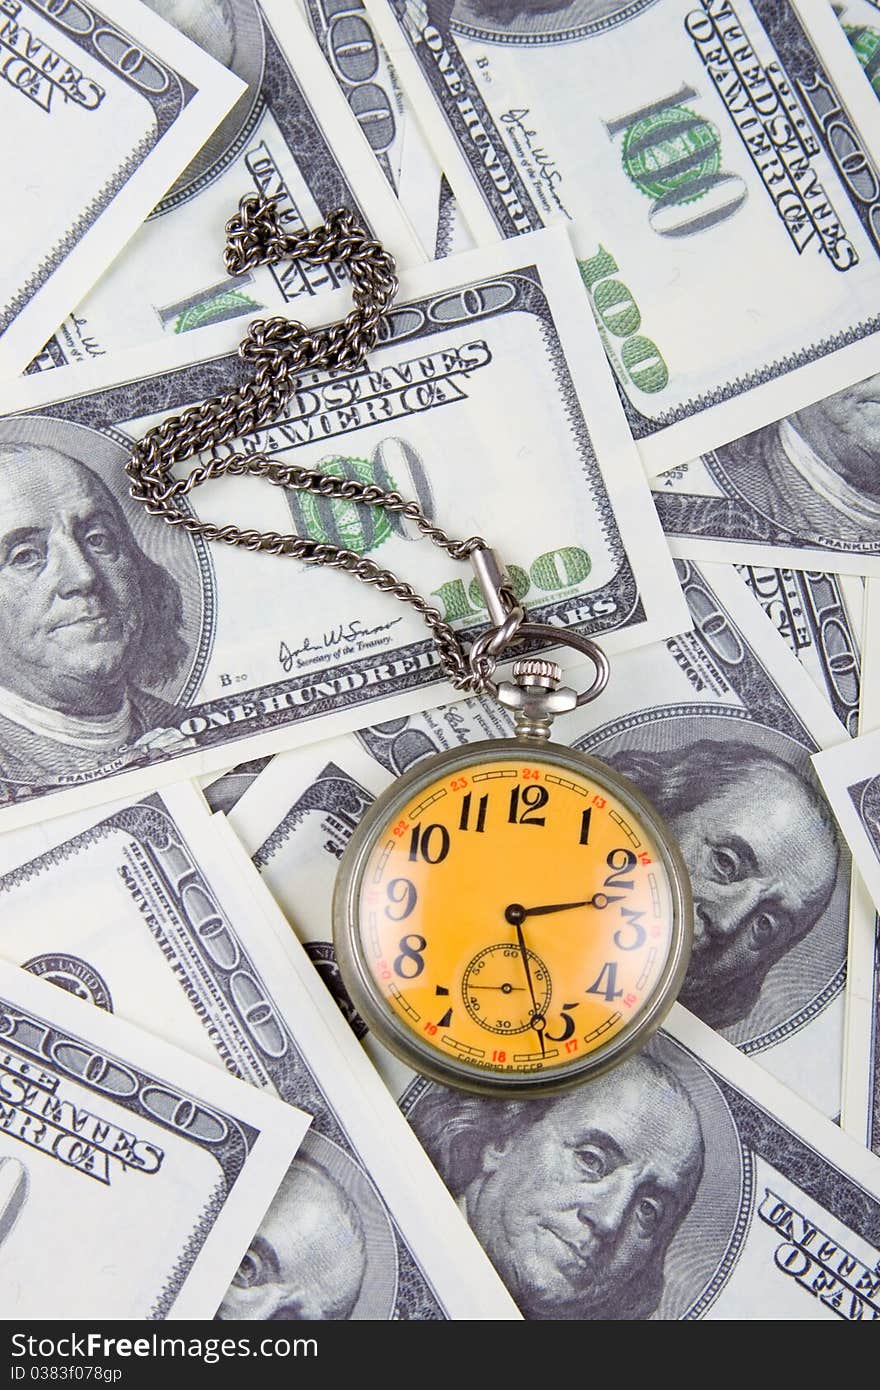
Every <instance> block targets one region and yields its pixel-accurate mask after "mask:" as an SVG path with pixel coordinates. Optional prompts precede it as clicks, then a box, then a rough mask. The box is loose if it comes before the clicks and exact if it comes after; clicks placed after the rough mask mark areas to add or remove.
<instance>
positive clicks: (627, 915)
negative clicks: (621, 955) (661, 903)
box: [614, 907, 648, 951]
mask: <svg viewBox="0 0 880 1390" xmlns="http://www.w3.org/2000/svg"><path fill="white" fill-rule="evenodd" d="M620 912H621V916H622V917H623V919H624V924H625V925H624V926H622V927H619V928H618V930H617V931H616V932H615V933H614V944H615V946H617V947H618V948H619V949H620V950H621V951H637V950H638V948H639V947H640V946H643V945H644V944H645V941H646V939H647V936H648V933H647V931H646V930H645V928H644V927H643V926H642V918H643V917H644V915H645V909H644V908H642V909H641V910H640V911H636V909H635V908H634V907H622V908H621V909H620ZM625 931H632V932H634V933H635V935H634V938H633V940H632V941H624V939H623V933H624V932H625Z"/></svg>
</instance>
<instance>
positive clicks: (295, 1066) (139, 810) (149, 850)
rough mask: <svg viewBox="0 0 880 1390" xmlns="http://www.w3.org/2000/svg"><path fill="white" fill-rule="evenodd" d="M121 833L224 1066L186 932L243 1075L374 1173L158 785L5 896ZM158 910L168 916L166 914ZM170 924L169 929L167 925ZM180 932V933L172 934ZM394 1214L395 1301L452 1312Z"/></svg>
mask: <svg viewBox="0 0 880 1390" xmlns="http://www.w3.org/2000/svg"><path fill="white" fill-rule="evenodd" d="M117 834H121V835H123V836H126V837H128V838H129V839H130V840H132V841H134V842H135V844H136V845H137V846H138V848H139V851H140V858H141V859H143V858H144V857H146V858H147V859H148V860H149V866H150V870H151V872H152V873H154V874H156V875H157V876H158V878H159V880H160V883H161V888H162V896H164V898H165V901H166V903H167V904H170V905H171V911H170V913H169V910H168V907H167V906H165V907H164V908H163V907H160V911H159V913H157V912H152V913H150V914H148V915H144V917H143V922H144V924H145V926H146V927H147V930H148V931H149V933H150V935H151V937H152V938H153V939H154V940H155V941H156V943H157V946H158V947H159V949H160V950H161V951H162V954H163V956H164V958H165V961H166V964H167V966H168V968H169V969H170V970H171V972H172V974H173V976H174V978H175V979H176V980H177V982H178V983H179V984H180V986H181V988H182V989H183V991H184V993H185V994H186V996H187V998H188V1000H189V1001H190V1003H191V1005H192V1006H193V1010H194V1013H195V1015H196V1017H197V1018H198V1019H199V1021H200V1023H201V1025H202V1026H203V1028H204V1029H205V1032H206V1035H207V1036H208V1038H209V1039H210V1042H211V1045H212V1047H213V1048H214V1050H215V1051H216V1052H217V1054H218V1055H219V1056H220V1057H221V1058H222V1060H223V1062H224V1065H225V1067H226V1070H227V1071H228V1072H229V1073H230V1074H231V1075H235V1076H239V1077H242V1076H243V1073H242V1071H241V1067H240V1060H241V1057H240V1056H239V1057H236V1056H234V1055H233V1053H232V1051H231V1049H230V1047H229V1046H228V1044H227V1043H226V1042H225V1041H224V1039H223V1037H222V1036H221V1032H220V1030H219V1029H218V1028H217V1027H216V1026H215V1025H214V1024H212V1022H211V1017H210V1011H209V1010H208V1009H207V1008H206V1007H205V1004H204V1000H203V997H202V994H201V993H200V991H199V989H198V988H197V984H196V983H193V981H192V980H191V979H190V978H188V977H187V974H186V971H185V969H184V963H183V960H182V952H181V950H180V949H179V943H180V940H183V943H184V945H185V947H186V956H187V959H188V960H189V961H190V962H192V963H194V968H196V969H198V971H199V974H200V975H201V976H203V977H207V978H209V979H210V985H211V992H212V995H213V996H214V997H215V998H217V997H219V998H222V1001H223V1005H224V1009H225V1011H226V1013H227V1016H228V1017H229V1018H230V1020H232V1025H231V1026H233V1027H234V1028H235V1029H236V1030H237V1032H238V1034H239V1036H240V1037H241V1038H242V1039H243V1040H246V1041H243V1045H242V1049H241V1052H242V1054H244V1055H245V1056H248V1057H250V1058H251V1074H250V1075H245V1076H243V1079H244V1080H246V1081H249V1082H250V1083H251V1084H255V1083H257V1084H263V1085H265V1084H267V1082H268V1083H269V1084H271V1086H272V1087H273V1089H274V1090H275V1091H276V1093H277V1094H279V1095H280V1096H281V1097H282V1098H283V1099H285V1100H287V1101H288V1102H289V1103H291V1104H294V1105H296V1106H298V1107H300V1108H302V1109H305V1110H306V1111H308V1112H309V1113H310V1114H311V1115H312V1116H313V1120H312V1127H313V1128H314V1129H315V1131H316V1132H317V1133H319V1134H322V1135H324V1137H326V1138H328V1139H330V1140H332V1141H333V1142H335V1143H336V1144H337V1145H338V1146H339V1147H340V1148H341V1149H343V1150H344V1151H345V1152H346V1153H347V1154H348V1155H350V1157H351V1159H352V1161H353V1162H355V1163H357V1164H358V1165H359V1166H360V1167H361V1168H362V1169H363V1170H364V1172H366V1173H367V1176H369V1174H368V1170H367V1166H366V1165H365V1163H364V1161H363V1159H362V1158H361V1156H360V1154H359V1153H358V1151H357V1148H356V1147H355V1145H354V1144H353V1142H352V1140H351V1139H350V1137H349V1135H348V1134H347V1132H346V1130H345V1128H344V1126H343V1124H342V1121H341V1119H340V1117H339V1115H338V1114H337V1111H336V1109H335V1107H334V1105H333V1103H332V1101H331V1099H330V1097H328V1095H327V1094H326V1092H325V1091H324V1089H323V1088H322V1086H321V1085H320V1083H319V1082H318V1079H317V1077H316V1076H315V1074H314V1072H313V1071H312V1069H311V1067H310V1066H309V1064H308V1062H307V1060H306V1058H305V1056H304V1054H303V1053H302V1052H301V1050H300V1048H299V1047H298V1045H297V1042H296V1039H295V1037H294V1035H293V1033H292V1032H291V1030H290V1028H289V1026H288V1024H287V1023H285V1022H284V1020H283V1019H282V1018H281V1016H280V1014H279V1013H278V1011H277V1009H276V1008H275V1005H274V1003H272V1002H271V1001H272V993H271V989H269V988H268V987H267V986H265V985H264V984H263V981H262V977H261V975H260V972H259V971H258V970H257V969H256V967H255V966H254V965H253V963H252V961H251V959H250V956H249V954H248V952H247V951H246V950H245V948H244V946H243V945H242V943H241V941H240V939H239V937H238V935H237V934H236V932H235V929H234V925H233V923H232V921H231V919H230V918H229V916H228V914H227V913H226V911H225V909H224V908H223V906H222V903H221V901H220V900H219V898H218V896H217V895H216V894H215V893H214V892H213V890H212V888H211V885H210V882H209V881H208V879H207V878H206V877H205V875H204V873H203V871H202V870H201V868H200V867H199V864H198V861H197V859H196V856H195V855H194V854H193V853H192V851H191V850H190V849H189V847H188V843H187V840H186V837H185V835H184V833H183V832H182V831H181V830H179V829H178V827H177V825H176V823H175V821H174V818H173V816H172V815H171V814H170V813H169V811H168V809H167V808H166V806H165V803H164V801H163V800H162V797H161V794H160V793H158V792H157V793H155V794H153V795H152V796H149V797H145V798H144V799H143V800H142V801H140V802H136V803H134V804H132V805H129V806H126V807H123V808H122V809H120V810H118V811H115V812H112V813H111V814H110V815H108V816H107V817H106V818H105V819H103V820H100V821H97V822H96V823H95V824H93V825H91V826H89V827H88V828H87V829H85V830H83V831H81V832H79V833H78V834H77V835H75V836H73V837H72V838H71V839H70V840H67V841H64V842H62V843H61V844H58V845H56V846H54V847H53V848H51V849H49V850H47V851H45V852H44V853H43V854H41V855H39V856H38V857H37V858H35V859H33V860H30V861H29V862H28V863H25V864H22V865H18V866H16V867H15V868H14V869H12V870H10V871H9V872H8V873H6V874H4V875H2V876H0V900H2V895H3V894H4V893H6V892H9V891H10V890H11V889H14V888H18V887H20V886H22V885H24V884H27V883H29V882H31V881H32V880H34V879H36V878H37V877H39V875H41V874H43V873H45V872H48V871H49V870H51V869H52V868H55V867H58V866H60V865H63V864H64V863H65V862H67V861H68V860H71V859H73V858H75V857H76V856H77V855H78V854H80V853H82V852H84V851H87V850H89V849H90V848H92V847H93V846H95V845H97V844H100V843H102V842H106V841H107V840H109V839H111V838H112V837H113V836H114V835H117ZM168 848H173V849H174V850H175V851H176V852H177V853H178V855H180V856H182V857H183V861H184V863H185V864H186V863H188V868H182V869H181V870H178V871H176V872H177V878H178V882H180V881H181V880H182V878H183V877H185V882H186V887H187V890H188V891H192V890H193V889H197V890H198V891H199V892H200V893H201V894H202V895H203V899H205V898H206V899H207V900H208V901H209V902H210V903H211V904H213V906H214V908H215V909H216V912H215V916H214V917H213V918H212V923H213V925H212V931H211V940H212V942H215V943H216V942H217V939H218V935H219V932H220V931H223V932H225V933H226V936H227V938H228V939H230V941H231V943H232V947H233V955H232V956H231V957H230V962H229V963H227V964H226V966H225V968H221V967H220V966H219V965H218V963H217V960H216V957H212V956H211V954H210V953H209V951H208V949H207V946H206V944H205V940H204V938H201V939H200V938H199V936H198V933H197V932H196V931H190V930H189V929H188V926H187V923H186V918H185V915H184V910H183V905H182V903H181V893H180V891H179V889H178V887H176V886H175V883H174V882H172V880H171V877H170V876H169V874H168V873H167V871H166V870H165V868H164V867H163V865H162V863H161V862H160V861H159V859H158V858H157V856H156V853H155V851H156V850H157V849H159V850H162V849H168ZM126 859H127V862H128V865H129V867H131V865H132V864H135V863H136V862H139V861H138V860H137V859H136V857H135V856H134V855H132V854H131V853H129V854H128V855H127V856H126ZM140 867H141V872H140V875H139V886H140V887H141V889H142V891H143V890H144V885H145V884H146V883H147V879H146V877H145V875H144V872H143V867H142V865H141V866H140ZM160 902H161V899H160V898H158V897H156V896H155V895H154V905H159V904H160ZM160 918H164V921H163V920H160ZM218 928H219V930H218ZM166 929H170V931H166ZM174 933H176V935H173V934H174ZM245 976H246V977H247V978H248V979H249V980H251V981H253V983H254V985H255V986H256V987H257V992H258V993H259V994H260V997H261V998H262V999H263V1000H264V1001H265V1003H266V1005H267V1007H271V1010H272V1015H273V1017H274V1018H275V1021H276V1023H277V1025H278V1026H279V1028H280V1029H281V1030H282V1032H283V1035H284V1051H283V1053H282V1054H281V1055H280V1056H276V1057H274V1058H273V1057H271V1056H269V1055H268V1054H267V1053H266V1052H265V1050H264V1049H263V1048H261V1046H260V1042H259V1039H258V1038H257V1037H256V1036H255V1035H254V1034H253V1032H252V1030H251V1029H250V1028H249V1027H248V1022H247V1019H246V1018H245V1017H244V1015H243V1012H242V1007H241V1003H240V1002H239V1001H238V1000H237V999H236V997H235V982H236V981H239V983H240V982H241V981H242V980H243V979H244V978H245ZM322 988H323V986H322ZM264 1012H265V1011H264ZM386 1205H387V1204H386ZM388 1219H389V1221H390V1222H391V1225H392V1228H393V1230H394V1236H395V1241H396V1244H397V1259H398V1268H397V1276H396V1277H397V1280H398V1290H399V1294H400V1299H401V1304H399V1305H398V1307H397V1308H396V1309H395V1316H397V1317H406V1318H422V1319H437V1318H440V1319H442V1318H445V1317H447V1316H448V1315H447V1314H446V1312H445V1310H444V1308H443V1305H442V1303H441V1301H440V1298H439V1296H438V1294H437V1292H436V1290H435V1288H434V1285H433V1283H432V1281H431V1278H430V1275H429V1273H428V1272H427V1271H426V1270H425V1269H424V1267H423V1266H422V1265H421V1264H420V1263H419V1262H418V1261H417V1259H416V1257H415V1255H414V1254H413V1252H412V1251H411V1250H410V1248H409V1246H408V1244H407V1242H406V1240H405V1238H404V1237H403V1235H402V1233H401V1231H400V1229H399V1227H398V1225H397V1222H396V1221H395V1218H394V1213H393V1211H391V1210H390V1209H389V1210H388ZM403 1305H405V1306H403Z"/></svg>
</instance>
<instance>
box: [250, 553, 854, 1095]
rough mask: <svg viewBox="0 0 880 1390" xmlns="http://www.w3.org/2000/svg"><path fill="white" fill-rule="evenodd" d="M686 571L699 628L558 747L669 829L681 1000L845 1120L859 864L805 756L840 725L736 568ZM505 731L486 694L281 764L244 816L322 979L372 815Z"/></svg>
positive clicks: (623, 669)
mask: <svg viewBox="0 0 880 1390" xmlns="http://www.w3.org/2000/svg"><path fill="white" fill-rule="evenodd" d="M710 569H711V573H710ZM682 580H683V583H684V592H685V595H686V597H687V601H688V604H689V605H690V609H691V613H692V616H693V619H694V626H695V631H694V632H693V634H686V635H685V636H681V637H676V638H674V639H672V640H671V641H669V642H667V643H666V644H665V645H659V644H658V645H656V646H651V647H645V648H642V649H641V650H640V651H638V652H631V653H629V654H627V655H626V656H621V657H619V658H617V659H616V660H615V662H614V663H613V665H612V674H611V679H610V681H609V684H608V687H607V689H606V690H605V692H604V693H603V694H602V695H601V696H600V697H599V699H597V700H595V701H594V702H593V703H592V704H590V705H587V706H585V707H584V708H583V709H581V710H579V711H578V712H577V714H576V715H570V716H566V717H565V718H564V719H559V720H557V722H556V724H555V725H554V735H553V736H554V738H555V739H556V740H557V741H558V742H560V743H563V744H573V745H574V746H575V747H576V748H581V749H583V750H584V751H585V752H588V753H591V754H594V755H596V756H598V757H600V758H602V759H604V760H605V761H607V762H608V763H610V764H611V765H613V766H614V767H616V768H617V769H618V771H620V772H622V773H624V774H625V775H626V776H627V777H629V778H631V779H632V781H634V782H635V783H636V785H637V786H639V787H640V788H641V789H642V791H643V792H645V793H646V795H647V796H648V797H649V798H650V799H651V800H652V801H653V802H654V803H655V804H656V805H657V806H658V807H659V809H660V811H661V813H662V814H663V815H664V816H665V817H666V819H667V821H668V822H669V824H670V825H671V827H672V831H673V833H674V834H675V835H676V837H677V838H678V841H679V843H680V845H681V847H682V851H683V853H684V857H685V861H686V863H687V866H688V869H689V871H690V876H691V882H692V885H693V892H694V900H695V914H696V920H695V944H694V951H693V956H692V960H691V966H690V969H689V972H688V975H687V978H686V980H685V983H684V987H683V989H682V992H681V1000H682V1002H683V1003H684V1004H686V1005H687V1007H688V1008H690V1009H691V1010H693V1012H695V1013H696V1014H698V1015H699V1016H700V1017H701V1018H702V1019H703V1020H704V1021H705V1022H706V1023H708V1024H710V1025H711V1026H712V1027H714V1028H716V1029H718V1030H719V1031H720V1032H722V1033H723V1034H724V1036H725V1037H726V1038H728V1039H729V1040H730V1041H731V1042H733V1043H735V1044H736V1045H737V1046H738V1047H740V1048H741V1049H742V1050H743V1051H744V1052H746V1053H749V1054H751V1055H753V1056H754V1057H755V1058H756V1060H757V1061H759V1062H760V1063H761V1064H762V1066H764V1067H765V1068H767V1069H768V1070H769V1071H772V1072H773V1073H774V1075H776V1076H777V1077H779V1078H780V1079H781V1080H783V1081H785V1082H786V1083H787V1084H788V1085H789V1086H791V1087H792V1088H793V1089H794V1090H796V1091H798V1092H799V1093H800V1094H801V1095H803V1096H805V1097H806V1098H807V1099H808V1100H810V1101H812V1103H813V1104H814V1105H816V1106H817V1107H818V1108H819V1109H821V1110H823V1111H824V1112H825V1113H826V1114H828V1115H834V1116H836V1115H837V1114H838V1113H839V1111H840V1067H841V1042H842V1028H843V987H844V976H845V963H846V935H847V924H848V901H849V878H850V874H849V856H848V855H847V853H846V851H845V849H844V848H843V847H842V846H841V845H840V843H839V841H838V836H837V834H836V831H835V827H834V824H833V818H832V817H831V815H830V813H829V811H828V807H827V806H826V805H825V802H824V799H823V798H822V795H821V792H820V790H819V788H818V787H817V785H816V783H815V781H814V779H813V776H812V769H811V767H810V754H811V753H813V752H815V750H816V749H817V748H819V747H825V746H827V745H829V744H833V743H836V742H839V741H840V739H841V738H843V737H845V734H844V731H843V729H842V728H841V726H840V724H839V723H838V722H837V720H836V719H835V718H834V716H833V714H832V712H831V709H830V707H829V705H828V702H827V701H826V700H825V699H824V698H823V696H822V695H820V693H819V692H818V690H816V688H815V687H814V685H813V683H812V682H811V680H810V679H809V677H808V676H807V675H806V673H805V672H804V671H803V669H802V668H801V666H800V665H799V664H798V662H797V661H796V660H795V658H794V657H793V656H792V655H791V653H790V652H789V651H787V650H786V648H785V645H784V643H783V642H782V640H781V639H780V638H779V637H778V636H777V635H776V634H775V633H774V632H773V631H772V629H771V627H770V624H769V623H768V622H767V620H766V618H765V617H764V615H763V614H762V613H761V612H759V611H758V609H757V606H756V604H755V603H754V600H753V599H752V598H751V596H750V595H749V594H748V593H747V592H746V590H745V588H744V586H743V585H742V583H741V582H740V581H739V580H738V578H737V577H736V575H734V574H732V573H731V572H730V571H729V570H728V569H726V568H724V569H722V568H721V567H720V566H713V567H707V569H706V570H705V571H704V572H702V573H701V572H700V571H699V570H697V569H696V568H695V567H694V566H683V567H682ZM508 732H510V724H509V721H508V718H507V715H506V714H505V712H504V711H503V710H501V709H500V707H496V706H494V705H491V704H490V703H489V702H483V701H477V700H470V701H464V702H461V703H458V704H453V705H449V706H447V707H446V708H445V709H443V710H437V711H428V712H426V713H424V714H420V715H414V716H412V717H410V718H408V719H396V720H392V721H388V722H386V723H384V724H381V725H379V726H377V727H373V728H369V729H364V730H362V731H361V733H360V734H358V735H357V736H356V737H355V736H353V735H348V736H347V737H345V738H342V739H337V740H332V741H330V742H327V743H321V744H316V745H314V746H312V747H311V748H308V749H302V750H298V751H297V752H295V753H289V754H284V755H282V756H280V757H278V758H275V759H274V760H273V761H272V763H270V765H269V766H268V768H267V769H266V771H264V772H263V773H261V774H260V776H259V777H258V778H257V780H256V781H254V782H253V784H252V785H251V786H250V788H249V790H248V791H247V792H246V793H245V794H244V796H243V797H242V798H241V799H240V800H239V801H238V802H237V804H236V805H235V806H234V807H233V809H232V810H231V811H230V820H231V822H232V825H233V827H234V828H235V830H236V833H237V834H238V835H239V836H240V837H241V839H242V841H243V843H244V845H245V847H246V849H247V850H248V852H249V853H250V854H251V855H252V856H253V859H254V863H255V864H256V865H257V867H258V868H259V870H260V872H261V873H262V875H263V877H264V879H265V881H266V883H267V884H268V886H269V888H270V890H271V892H272V894H273V896H274V897H275V898H276V900H277V901H278V902H279V903H280V904H281V906H282V908H283V909H284V912H285V914H286V915H287V917H288V918H289V920H290V922H291V923H292V925H293V927H294V930H295V931H296V932H297V933H298V935H299V936H300V939H301V940H302V941H304V942H305V944H306V948H307V950H309V951H310V953H311V954H312V955H313V958H314V959H315V960H316V963H317V964H318V966H319V968H320V969H322V970H323V971H325V972H328V973H329V972H330V971H331V969H332V959H333V954H332V946H331V932H330V920H331V917H330V902H331V896H332V890H333V881H334V879H335V874H336V868H337V861H338V859H339V856H340V854H341V853H342V851H343V849H344V847H345V844H346V843H347V840H348V837H349V836H350V834H351V832H352V830H353V829H354V826H355V825H356V824H357V822H358V820H359V818H360V816H361V814H362V813H363V811H364V810H366V808H367V807H368V806H369V805H370V804H371V803H372V801H373V799H374V798H375V797H376V796H377V795H378V794H379V793H380V792H381V791H383V790H384V789H385V787H387V786H389V785H390V784H391V783H392V782H393V781H394V780H395V778H397V777H399V776H400V775H401V774H402V773H403V772H404V771H405V770H406V769H407V768H408V767H409V766H411V765H412V764H414V763H416V762H417V761H418V760H419V759H420V758H423V757H426V756H428V755H430V754H432V753H436V752H439V751H441V750H444V749H446V748H448V747H455V746H457V745H459V744H465V743H470V742H472V741H474V740H475V739H480V738H487V737H488V738H491V737H499V736H503V735H504V734H505V733H508Z"/></svg>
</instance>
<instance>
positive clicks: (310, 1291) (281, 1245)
mask: <svg viewBox="0 0 880 1390" xmlns="http://www.w3.org/2000/svg"><path fill="white" fill-rule="evenodd" d="M398 1293H399V1269H398V1263H397V1243H396V1237H395V1234H394V1231H393V1229H392V1226H391V1223H390V1221H389V1218H388V1211H387V1208H386V1207H385V1205H384V1203H383V1201H382V1199H381V1198H380V1196H379V1194H378V1192H377V1191H376V1189H375V1187H374V1186H373V1184H372V1181H371V1179H370V1178H369V1176H368V1175H367V1174H366V1173H365V1172H364V1170H363V1169H362V1168H361V1167H359V1166H358V1164H357V1163H355V1162H354V1160H353V1159H352V1158H351V1157H350V1155H349V1154H347V1153H346V1152H345V1151H344V1150H343V1149H341V1148H340V1147H339V1146H338V1145H336V1144H334V1143H333V1142H332V1140H330V1139H328V1138H326V1136H324V1135H322V1134H320V1133H319V1132H317V1131H315V1130H313V1131H311V1132H310V1133H309V1134H308V1135H307V1136H306V1138H305V1140H304V1142H303V1145H302V1147H301V1148H300V1150H299V1152H298V1153H297V1155H296V1158H295V1159H294V1160H293V1163H292V1164H291V1166H290V1168H289V1169H288V1171H287V1173H286V1175H285V1177H284V1181H283V1182H282V1183H281V1186H280V1188H279V1189H278V1192H277V1194H276V1196H275V1199H274V1201H273V1203H272V1205H271V1207H270V1208H269V1211H268V1213H267V1215H266V1218H265V1220H264V1221H263V1224H262V1225H261V1227H260V1229H259V1231H258V1232H257V1234H256V1235H255V1236H254V1238H253V1240H252V1241H251V1243H250V1246H249V1248H248V1250H247V1252H246V1254H245V1256H244V1258H243V1259H242V1262H241V1264H240V1266H239V1269H238V1272H237V1274H236V1275H235V1278H234V1279H233V1281H232V1284H231V1285H230V1287H229V1289H228V1291H227V1293H226V1297H225V1298H224V1300H223V1302H222V1304H221V1305H220V1309H219V1311H218V1313H217V1317H218V1318H220V1319H223V1320H225V1321H229V1320H236V1319H246V1320H249V1321H250V1320H261V1321H267V1320H268V1321H275V1322H291V1321H294V1322H295V1321H306V1322H308V1321H311V1320H313V1319H314V1320H321V1321H342V1320H346V1321H347V1320H354V1321H361V1320H363V1321H371V1320H375V1321H384V1320H386V1319H388V1318H390V1317H392V1316H394V1312H395V1307H396V1304H397V1299H398Z"/></svg>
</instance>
